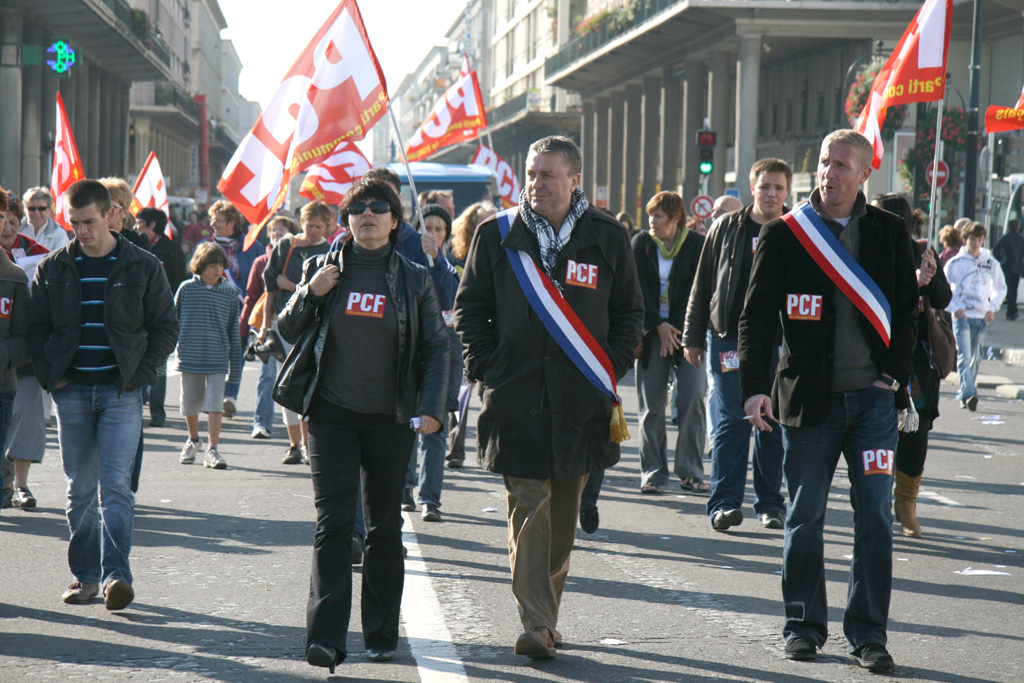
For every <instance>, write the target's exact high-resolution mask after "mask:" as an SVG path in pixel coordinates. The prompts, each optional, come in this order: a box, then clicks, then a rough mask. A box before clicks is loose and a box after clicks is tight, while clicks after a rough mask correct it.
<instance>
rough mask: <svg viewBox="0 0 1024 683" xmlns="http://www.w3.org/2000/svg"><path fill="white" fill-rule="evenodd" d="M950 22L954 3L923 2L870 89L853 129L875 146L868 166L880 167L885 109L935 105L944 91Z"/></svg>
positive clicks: (926, 0)
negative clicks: (914, 105) (898, 105)
mask: <svg viewBox="0 0 1024 683" xmlns="http://www.w3.org/2000/svg"><path fill="white" fill-rule="evenodd" d="M952 23H953V0H925V3H924V5H922V7H921V9H920V10H918V12H917V15H916V16H915V17H914V20H913V21H912V22H910V26H908V27H907V30H906V31H905V32H904V33H903V37H902V38H900V42H899V43H897V44H896V49H895V50H893V52H892V55H891V56H890V57H889V60H888V61H887V62H886V63H885V66H883V67H882V69H881V71H879V72H878V75H877V76H875V81H874V83H873V84H872V86H871V94H870V95H869V96H868V101H867V103H866V104H865V105H864V110H863V111H861V113H860V116H859V117H857V123H856V124H854V128H855V129H856V131H857V132H858V133H863V134H864V136H865V137H867V139H868V140H871V144H872V146H873V147H874V150H875V154H874V159H872V162H871V165H872V166H874V167H875V168H879V167H880V166H881V164H882V154H883V152H884V148H883V146H882V123H883V122H884V121H885V110H886V108H888V107H890V106H893V105H896V104H909V103H911V102H934V101H936V100H940V99H942V96H943V94H944V93H945V91H946V61H947V57H948V56H949V34H950V27H951V25H952Z"/></svg>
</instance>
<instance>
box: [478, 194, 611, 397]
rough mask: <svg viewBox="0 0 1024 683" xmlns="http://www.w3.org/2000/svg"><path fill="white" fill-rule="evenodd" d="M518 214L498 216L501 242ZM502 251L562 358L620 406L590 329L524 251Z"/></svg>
mask: <svg viewBox="0 0 1024 683" xmlns="http://www.w3.org/2000/svg"><path fill="white" fill-rule="evenodd" d="M518 211H519V207H512V208H511V209H506V210H505V211H502V212H501V213H499V214H498V215H497V219H498V230H499V232H500V233H501V239H502V240H504V239H505V237H507V236H508V231H509V229H511V227H512V222H513V221H514V220H515V218H516V214H517V213H518ZM505 251H506V252H507V253H508V259H509V261H510V262H511V263H512V271H513V272H514V273H515V274H516V279H517V280H518V281H519V286H520V287H522V288H523V294H525V295H526V300H527V301H529V302H530V307H531V308H533V311H534V313H536V314H537V317H538V318H540V320H541V322H542V323H544V327H545V329H547V331H548V332H549V333H550V334H551V336H552V337H554V338H555V341H556V342H558V346H559V347H561V349H562V350H563V351H565V355H567V356H569V360H571V361H572V362H573V365H575V366H576V367H577V368H579V370H580V372H582V373H583V376H584V377H586V378H587V379H588V380H590V382H591V384H593V385H594V386H595V387H597V388H598V389H599V390H600V391H601V392H602V393H604V394H605V395H607V396H608V397H609V398H611V399H612V401H613V402H614V403H615V405H619V404H620V403H622V399H620V398H619V396H618V395H617V394H616V388H615V372H614V371H613V369H612V362H611V359H610V358H608V354H607V353H605V351H604V349H602V348H601V345H600V344H598V343H597V340H596V339H594V335H592V334H591V333H590V330H588V329H587V328H586V327H584V325H583V322H582V321H581V320H580V319H579V316H577V315H576V312H575V311H574V310H572V306H570V305H569V302H568V301H566V300H565V297H564V296H562V293H561V292H560V291H558V288H557V287H555V285H554V283H553V282H551V278H549V277H548V276H547V275H545V274H544V271H542V270H541V269H540V268H538V267H537V264H536V263H535V262H534V260H533V259H532V258H530V255H529V254H527V253H526V252H524V251H518V250H516V249H509V248H508V247H505Z"/></svg>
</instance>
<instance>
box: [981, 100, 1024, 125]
mask: <svg viewBox="0 0 1024 683" xmlns="http://www.w3.org/2000/svg"><path fill="white" fill-rule="evenodd" d="M1021 128H1024V90H1021V93H1020V99H1018V100H1017V106H1016V107H1012V108H1011V107H993V106H990V107H989V108H988V109H987V110H985V133H986V134H988V133H1002V132H1004V131H1008V130H1019V129H1021Z"/></svg>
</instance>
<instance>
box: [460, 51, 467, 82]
mask: <svg viewBox="0 0 1024 683" xmlns="http://www.w3.org/2000/svg"><path fill="white" fill-rule="evenodd" d="M469 72H470V68H469V54H465V55H463V56H462V68H461V69H459V78H464V77H466V76H468V75H469Z"/></svg>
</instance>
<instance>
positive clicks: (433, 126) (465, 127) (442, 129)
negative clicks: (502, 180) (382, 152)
mask: <svg viewBox="0 0 1024 683" xmlns="http://www.w3.org/2000/svg"><path fill="white" fill-rule="evenodd" d="M486 127H487V112H485V111H484V101H483V98H482V97H481V95H480V83H479V82H478V81H477V78H476V71H471V72H469V73H468V74H467V75H465V76H461V77H460V78H459V80H458V81H456V82H455V85H453V86H452V87H450V88H448V91H447V92H446V93H445V94H444V97H442V98H441V99H440V100H438V101H437V104H435V105H434V109H433V111H431V112H430V114H429V115H428V116H427V119H426V121H424V122H423V124H422V125H421V126H420V127H419V129H418V130H417V131H416V132H415V133H414V134H413V136H412V138H411V139H410V140H409V146H408V147H407V148H406V152H405V153H406V155H407V156H408V157H409V161H420V160H422V159H426V158H427V157H429V156H430V155H431V154H433V153H434V152H436V151H437V150H439V149H441V148H442V147H447V146H448V145H455V144H458V143H460V142H465V141H466V140H472V139H474V138H476V137H477V135H478V134H479V132H480V130H481V129H483V128H486Z"/></svg>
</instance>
